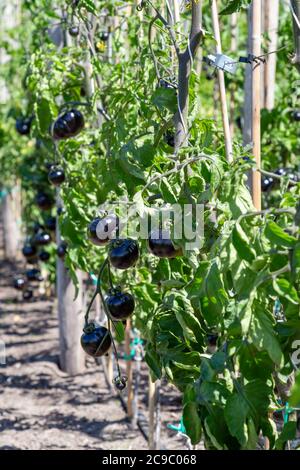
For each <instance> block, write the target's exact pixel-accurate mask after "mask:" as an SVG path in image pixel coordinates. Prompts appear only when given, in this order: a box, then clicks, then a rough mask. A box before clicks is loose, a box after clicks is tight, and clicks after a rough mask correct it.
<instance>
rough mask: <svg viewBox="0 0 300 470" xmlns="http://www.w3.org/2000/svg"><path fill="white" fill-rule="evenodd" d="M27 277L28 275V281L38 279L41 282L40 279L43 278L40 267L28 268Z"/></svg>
mask: <svg viewBox="0 0 300 470" xmlns="http://www.w3.org/2000/svg"><path fill="white" fill-rule="evenodd" d="M26 277H27V279H28V281H38V282H40V281H42V280H43V277H42V274H41V271H40V270H39V269H36V268H33V269H28V271H26Z"/></svg>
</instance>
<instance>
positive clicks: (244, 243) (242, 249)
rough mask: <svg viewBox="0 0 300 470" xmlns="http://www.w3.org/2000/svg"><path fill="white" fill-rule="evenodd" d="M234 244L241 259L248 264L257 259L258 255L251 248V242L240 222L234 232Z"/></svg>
mask: <svg viewBox="0 0 300 470" xmlns="http://www.w3.org/2000/svg"><path fill="white" fill-rule="evenodd" d="M232 243H233V246H234V247H235V249H236V251H237V253H238V255H239V257H240V258H241V259H244V260H245V261H248V263H251V262H252V261H253V260H254V259H255V256H256V253H255V251H254V249H253V248H252V247H251V242H250V240H249V238H248V236H247V235H246V233H245V232H244V230H243V229H242V227H241V225H240V224H239V223H238V222H237V223H236V224H235V226H234V228H233V231H232Z"/></svg>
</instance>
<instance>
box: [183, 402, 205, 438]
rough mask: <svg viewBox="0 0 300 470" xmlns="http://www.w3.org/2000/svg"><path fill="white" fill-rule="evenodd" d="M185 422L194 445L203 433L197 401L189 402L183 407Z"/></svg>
mask: <svg viewBox="0 0 300 470" xmlns="http://www.w3.org/2000/svg"><path fill="white" fill-rule="evenodd" d="M182 418H183V424H184V427H185V429H186V432H187V435H188V436H189V438H190V439H191V443H192V444H193V445H195V444H198V442H199V441H200V439H201V435H202V426H201V420H200V417H199V415H198V405H197V403H196V402H188V403H186V404H185V405H184V407H183V414H182Z"/></svg>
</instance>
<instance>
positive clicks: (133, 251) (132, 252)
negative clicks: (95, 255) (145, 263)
mask: <svg viewBox="0 0 300 470" xmlns="http://www.w3.org/2000/svg"><path fill="white" fill-rule="evenodd" d="M108 257H109V261H110V263H111V264H112V266H113V267H114V268H117V269H128V268H131V267H132V266H134V265H135V264H136V262H137V260H138V259H139V246H138V244H137V242H136V241H135V240H132V239H131V238H127V239H125V240H113V241H112V242H111V243H110V246H109V253H108Z"/></svg>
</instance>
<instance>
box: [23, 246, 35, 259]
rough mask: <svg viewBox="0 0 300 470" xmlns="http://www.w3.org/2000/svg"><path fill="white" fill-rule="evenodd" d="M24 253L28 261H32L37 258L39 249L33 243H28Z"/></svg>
mask: <svg viewBox="0 0 300 470" xmlns="http://www.w3.org/2000/svg"><path fill="white" fill-rule="evenodd" d="M22 253H23V255H24V256H25V258H26V259H27V260H30V259H33V258H35V257H36V253H37V249H36V247H35V246H34V245H32V244H31V243H26V245H24V246H23V250H22Z"/></svg>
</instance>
